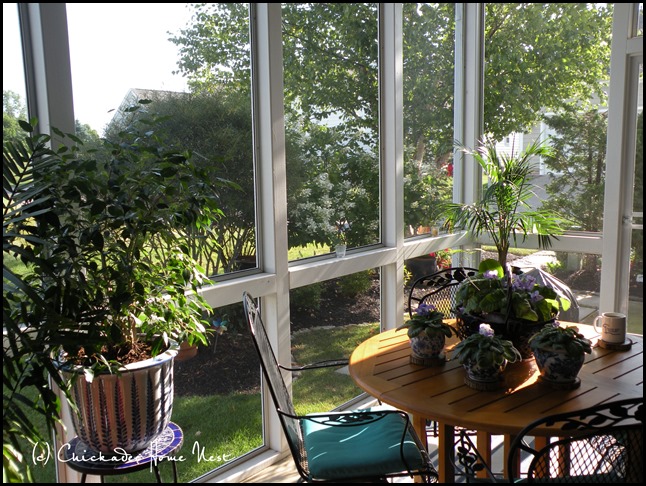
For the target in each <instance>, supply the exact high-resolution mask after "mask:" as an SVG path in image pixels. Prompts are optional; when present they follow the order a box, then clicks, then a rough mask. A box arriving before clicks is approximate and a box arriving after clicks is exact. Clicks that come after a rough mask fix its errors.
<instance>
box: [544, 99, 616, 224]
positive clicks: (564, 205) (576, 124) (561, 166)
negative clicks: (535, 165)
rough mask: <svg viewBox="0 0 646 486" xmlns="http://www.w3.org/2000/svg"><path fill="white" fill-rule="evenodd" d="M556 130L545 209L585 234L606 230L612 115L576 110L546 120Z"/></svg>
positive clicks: (549, 166)
mask: <svg viewBox="0 0 646 486" xmlns="http://www.w3.org/2000/svg"><path fill="white" fill-rule="evenodd" d="M546 123H547V124H548V126H549V127H551V128H552V129H553V130H555V132H556V133H555V134H554V135H553V136H552V137H551V144H552V147H553V148H554V151H555V153H554V157H549V158H546V159H545V165H546V166H547V167H548V168H549V169H550V182H549V183H548V184H547V185H546V187H545V189H546V191H547V193H548V194H549V199H548V200H546V201H545V202H544V204H543V206H544V207H545V208H547V209H553V210H558V211H559V212H561V213H562V214H564V215H565V216H567V218H568V219H569V220H570V221H574V222H576V225H577V227H576V228H571V229H578V230H583V231H601V230H602V229H603V199H604V198H603V193H604V181H605V167H606V134H607V132H608V114H607V112H599V111H597V110H591V111H586V112H583V113H580V112H578V111H577V110H575V109H569V110H566V111H563V112H562V113H561V114H559V115H555V116H551V117H547V118H546Z"/></svg>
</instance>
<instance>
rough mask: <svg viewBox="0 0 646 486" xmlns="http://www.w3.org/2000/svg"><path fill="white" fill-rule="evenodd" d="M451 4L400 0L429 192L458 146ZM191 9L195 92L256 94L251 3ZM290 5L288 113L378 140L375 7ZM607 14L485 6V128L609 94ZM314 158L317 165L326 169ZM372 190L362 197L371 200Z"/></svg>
mask: <svg viewBox="0 0 646 486" xmlns="http://www.w3.org/2000/svg"><path fill="white" fill-rule="evenodd" d="M454 8H455V7H454V4H403V19H404V44H403V46H404V79H405V81H404V85H405V93H404V113H405V120H406V121H405V128H404V130H405V166H406V168H407V169H406V170H407V174H411V173H412V172H413V171H417V174H416V175H415V176H411V177H410V181H409V183H410V184H414V183H415V181H417V185H413V186H411V187H410V190H411V191H417V192H420V191H421V192H427V191H429V190H430V187H428V186H426V185H424V184H421V185H420V183H421V181H429V180H433V177H431V178H430V179H429V178H428V177H427V176H428V175H431V176H432V173H433V169H438V168H440V167H442V166H444V165H446V163H447V162H448V160H447V157H449V158H450V154H451V153H452V148H453V108H452V107H453V90H454V83H453V72H454V63H455V58H454V18H455V13H454ZM194 10H195V15H194V19H196V22H195V23H194V24H193V25H191V26H188V27H187V28H186V29H183V30H181V31H180V33H179V34H176V35H174V36H172V37H171V42H173V43H175V44H177V45H178V46H180V53H181V54H180V55H181V58H180V61H179V63H178V72H180V73H182V74H183V75H184V76H186V77H187V78H188V80H189V85H190V86H191V87H192V88H193V89H195V90H212V89H214V87H215V86H224V87H225V88H226V89H230V90H239V91H245V92H248V91H249V87H250V65H251V64H250V58H249V49H248V47H247V46H248V25H249V21H248V16H249V13H248V10H247V8H246V7H245V6H243V5H241V4H196V5H195V6H194ZM282 14H283V40H284V46H285V47H284V50H283V52H284V65H285V70H284V85H285V106H286V114H287V116H298V118H299V120H302V123H301V128H302V130H304V131H306V132H315V131H316V130H315V129H314V128H313V126H314V125H317V124H322V123H323V122H324V121H329V120H330V117H334V119H335V121H337V122H338V123H337V124H335V126H334V128H335V129H336V130H337V131H340V132H345V135H344V136H342V138H344V139H349V138H351V135H350V134H352V133H357V131H361V133H362V138H363V142H364V144H365V146H368V147H373V148H376V147H378V129H377V119H378V111H377V110H378V100H377V93H378V91H377V86H378V70H377V59H378V55H377V53H378V43H377V8H376V4H335V3H303V4H300V3H299V4H284V5H283V6H282ZM611 20H612V8H611V6H608V5H605V4H603V5H592V4H486V32H485V56H486V59H485V66H486V72H485V76H486V90H485V131H486V132H487V133H488V134H490V135H491V136H492V137H493V138H495V139H497V140H500V139H501V138H502V137H503V136H506V135H507V134H509V133H511V132H514V131H524V130H526V129H527V128H528V127H530V126H532V125H533V124H535V123H536V122H537V121H539V120H540V117H541V116H542V113H543V110H549V111H558V110H560V109H561V108H563V107H564V106H567V105H568V104H571V103H575V102H576V101H577V100H582V99H583V100H588V99H590V97H591V95H592V94H596V95H598V96H600V97H602V96H604V95H603V93H602V91H601V89H600V85H599V80H601V79H606V78H607V76H608V72H607V68H608V65H609V63H608V60H609V52H610V51H609V49H610V47H609V46H610V42H609V40H610V33H611ZM206 38H208V39H209V42H204V39H206ZM309 141H311V142H314V141H315V137H312V139H311V140H308V142H309ZM309 152H310V153H313V154H319V153H320V151H317V150H315V149H312V150H310V151H309ZM356 155H357V156H361V154H356ZM309 162H310V163H311V164H313V167H312V170H311V172H313V173H318V174H322V173H324V172H326V171H327V167H325V166H324V165H320V162H321V161H319V165H318V166H317V165H316V164H317V162H316V160H315V159H312V160H310V161H309ZM339 169H340V170H341V174H347V171H345V169H346V168H345V167H343V166H339ZM369 170H370V171H373V172H374V171H376V170H377V167H376V166H375V165H373V166H371V167H370V168H369ZM344 171H345V172H344ZM327 173H328V175H330V174H329V172H327ZM359 178H360V179H361V180H365V179H366V174H364V175H363V177H359ZM321 196H323V195H321ZM369 196H370V198H369V199H373V200H374V199H375V198H378V194H374V195H372V194H371V195H369ZM369 199H365V200H364V201H362V202H363V204H361V206H363V207H365V208H368V207H370V206H371V204H369ZM311 202H312V203H313V204H317V201H311ZM372 202H373V201H370V203H372ZM363 216H364V217H362V216H361V215H359V216H358V218H357V219H358V220H366V219H367V217H368V215H363ZM290 241H291V240H290Z"/></svg>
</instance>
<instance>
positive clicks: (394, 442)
mask: <svg viewBox="0 0 646 486" xmlns="http://www.w3.org/2000/svg"><path fill="white" fill-rule="evenodd" d="M372 410H378V408H377V407H376V408H375V409H372ZM364 411H368V409H366V410H364ZM329 417H330V418H333V417H334V414H330V416H329ZM322 421H323V420H322V419H321V418H320V417H317V418H315V419H304V420H302V428H303V440H304V443H305V450H306V452H307V462H308V465H309V470H310V474H311V476H312V479H325V480H338V479H352V478H361V477H378V476H383V475H386V474H389V473H395V472H401V471H406V469H407V468H406V465H405V464H404V463H403V462H402V459H401V454H400V443H401V441H402V434H403V432H404V428H405V425H406V421H405V419H404V418H403V417H402V416H400V415H399V414H389V415H387V416H385V417H383V418H380V419H378V420H376V421H373V422H369V423H363V424H352V425H343V426H338V425H337V426H331V425H326V424H323V423H321V422H322ZM404 456H405V457H406V461H407V462H408V465H409V467H410V468H411V469H413V470H415V469H420V468H423V467H424V465H425V464H424V461H423V458H422V456H421V455H420V452H419V449H418V447H417V444H416V443H415V440H414V439H413V438H412V437H411V436H410V434H409V433H408V432H407V433H406V438H405V442H404Z"/></svg>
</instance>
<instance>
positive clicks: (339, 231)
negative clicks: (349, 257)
mask: <svg viewBox="0 0 646 486" xmlns="http://www.w3.org/2000/svg"><path fill="white" fill-rule="evenodd" d="M349 229H350V223H348V220H347V219H345V218H341V219H340V220H339V221H337V222H336V223H335V227H334V235H333V237H332V240H333V244H334V251H335V252H336V256H337V257H339V258H342V257H344V256H345V252H346V250H347V247H348V235H347V232H348V230H349Z"/></svg>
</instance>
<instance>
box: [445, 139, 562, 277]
mask: <svg viewBox="0 0 646 486" xmlns="http://www.w3.org/2000/svg"><path fill="white" fill-rule="evenodd" d="M457 146H458V148H459V149H460V150H461V151H462V152H464V153H465V154H467V155H470V156H472V157H473V158H474V160H475V161H476V162H477V163H478V164H479V165H480V167H482V171H483V175H484V176H485V177H486V180H487V184H486V187H485V188H484V189H483V192H482V195H481V197H480V199H479V200H477V201H475V202H473V203H470V204H460V203H445V204H442V205H441V207H440V214H441V216H442V217H444V218H445V225H446V226H447V227H448V228H452V227H455V228H458V229H466V230H467V231H469V232H470V233H471V235H472V236H473V237H475V238H478V237H479V236H481V235H483V234H486V235H488V236H489V237H490V238H491V240H492V241H493V243H494V245H495V246H496V250H497V253H498V261H499V262H500V264H501V265H502V266H503V267H506V265H507V254H508V252H509V248H510V246H511V244H512V243H514V244H515V243H516V241H517V236H518V235H522V236H523V238H524V237H526V236H527V235H528V234H530V233H536V234H537V236H538V243H539V246H540V247H541V248H549V247H550V246H551V244H552V238H554V237H557V235H559V234H562V233H563V229H562V224H563V223H564V219H563V218H562V217H561V216H559V215H558V214H556V213H554V211H552V210H546V209H542V208H535V207H532V206H530V199H532V198H533V197H536V193H535V192H534V189H535V186H534V184H533V183H532V177H533V175H534V173H535V164H536V159H535V158H536V157H549V156H551V155H552V154H553V150H552V148H551V147H550V146H549V145H548V143H547V141H540V140H536V141H534V142H533V143H531V144H530V145H528V146H527V147H526V148H525V149H524V150H522V151H519V152H516V153H514V151H513V150H512V153H511V154H509V155H508V154H506V153H504V152H501V151H499V150H498V149H497V148H496V142H495V140H492V139H491V138H484V139H483V140H482V142H481V143H480V145H479V146H478V147H477V148H476V149H470V148H467V147H465V146H464V145H462V144H458V145H457Z"/></svg>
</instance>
